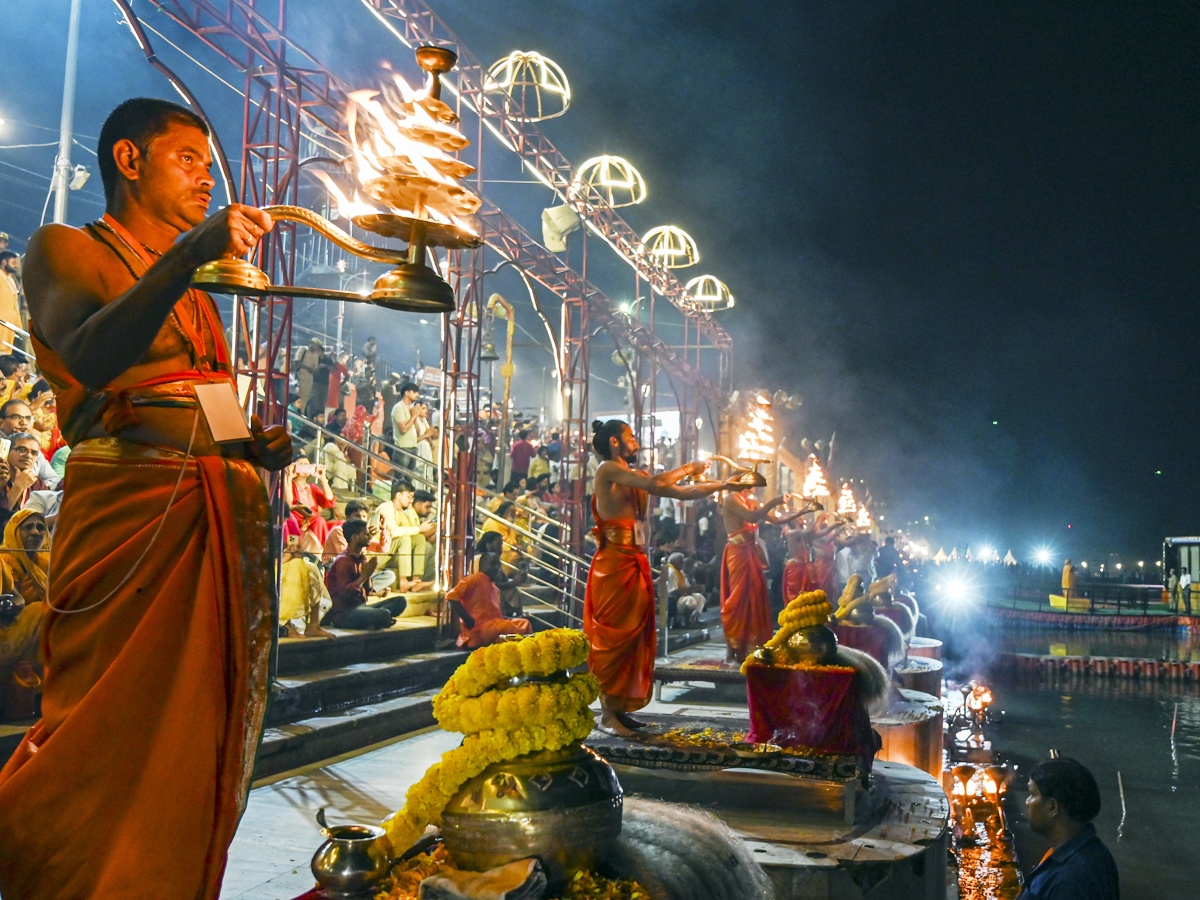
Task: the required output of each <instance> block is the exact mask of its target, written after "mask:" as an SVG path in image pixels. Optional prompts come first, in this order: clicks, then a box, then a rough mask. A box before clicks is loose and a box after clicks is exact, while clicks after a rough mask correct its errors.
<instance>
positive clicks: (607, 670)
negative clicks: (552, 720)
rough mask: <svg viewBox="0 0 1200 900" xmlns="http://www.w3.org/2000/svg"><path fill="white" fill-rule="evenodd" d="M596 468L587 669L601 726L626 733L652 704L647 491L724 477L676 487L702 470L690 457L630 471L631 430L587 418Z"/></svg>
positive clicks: (671, 492)
mask: <svg viewBox="0 0 1200 900" xmlns="http://www.w3.org/2000/svg"><path fill="white" fill-rule="evenodd" d="M592 432H593V434H592V447H593V448H594V449H595V451H596V455H597V456H599V457H600V459H601V462H600V465H599V467H598V468H597V469H596V480H595V492H594V493H593V495H592V515H593V517H594V518H595V520H596V529H595V532H594V533H595V535H596V541H597V543H598V545H599V548H598V549H597V550H596V555H595V556H594V557H593V558H592V565H591V568H590V569H589V570H588V579H587V590H586V592H585V594H584V600H583V631H584V633H585V634H586V635H587V636H588V640H589V641H591V651H590V652H589V653H588V670H589V671H590V672H591V673H592V674H593V675H595V676H596V678H598V679H599V680H600V710H601V715H600V728H601V730H603V731H605V732H607V733H609V734H620V735H629V734H631V733H632V731H633V729H635V728H639V727H641V726H642V725H643V724H644V723H642V722H639V721H638V720H637V719H635V718H633V717H632V716H631V715H629V713H630V712H632V711H633V710H637V709H641V708H642V707H643V706H645V705H646V704H647V703H649V702H650V693H651V687H652V686H653V683H654V658H655V656H656V655H657V650H658V647H657V642H658V634H657V632H656V631H655V628H654V582H653V580H652V579H651V577H650V562H649V560H648V559H647V558H646V540H645V535H644V533H643V530H644V521H645V518H646V500H647V495H649V494H653V495H655V496H657V497H671V498H673V499H677V500H694V499H696V498H698V497H704V496H707V495H709V494H715V493H716V492H717V491H719V490H721V489H723V488H724V487H725V486H726V483H725V482H723V481H714V482H705V483H703V484H691V485H680V484H679V482H680V481H683V480H684V479H685V478H695V477H697V476H699V475H702V474H703V473H704V472H706V471H707V470H708V466H709V464H708V463H707V462H690V463H686V464H684V465H682V466H680V467H679V468H678V469H672V470H671V471H669V472H663V473H661V474H659V475H648V474H646V473H645V472H641V471H639V470H637V469H635V468H633V466H634V464H636V462H637V455H638V452H639V450H640V448H639V446H638V440H637V438H636V437H635V436H634V434H633V430H632V429H631V428H630V427H629V425H627V424H626V423H625V422H622V421H621V420H620V419H609V420H608V421H607V422H600V421H596V422H593V423H592Z"/></svg>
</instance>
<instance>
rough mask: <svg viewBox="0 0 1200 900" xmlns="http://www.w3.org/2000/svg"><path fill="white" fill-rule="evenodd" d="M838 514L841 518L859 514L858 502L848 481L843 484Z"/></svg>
mask: <svg viewBox="0 0 1200 900" xmlns="http://www.w3.org/2000/svg"><path fill="white" fill-rule="evenodd" d="M837 512H838V515H839V516H852V515H854V514H855V513H857V512H858V500H856V499H855V498H854V489H853V488H852V487H850V482H848V481H847V482H843V483H842V491H841V493H840V494H838V501H837Z"/></svg>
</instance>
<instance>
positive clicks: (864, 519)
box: [854, 506, 875, 531]
mask: <svg viewBox="0 0 1200 900" xmlns="http://www.w3.org/2000/svg"><path fill="white" fill-rule="evenodd" d="M874 524H875V523H874V522H873V521H872V520H871V511H870V510H869V509H867V508H866V507H865V506H860V507H859V508H858V515H857V516H856V517H855V519H854V526H855V527H856V528H861V529H862V530H863V531H868V530H870V529H871V528H872V527H873V526H874Z"/></svg>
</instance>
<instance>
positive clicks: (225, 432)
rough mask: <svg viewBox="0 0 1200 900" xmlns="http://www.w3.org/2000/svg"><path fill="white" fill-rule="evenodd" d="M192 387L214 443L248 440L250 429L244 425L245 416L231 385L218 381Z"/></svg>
mask: <svg viewBox="0 0 1200 900" xmlns="http://www.w3.org/2000/svg"><path fill="white" fill-rule="evenodd" d="M193 387H194V388H195V391H196V400H197V401H199V403H200V409H201V410H202V411H203V412H204V420H205V421H206V422H208V430H209V431H210V432H211V433H212V439H213V440H214V441H216V442H217V443H218V444H229V443H233V442H235V441H248V440H250V437H251V436H250V428H249V427H248V426H247V425H246V416H245V413H243V412H242V407H241V405H240V404H239V403H238V399H237V394H235V393H234V392H233V385H231V384H230V383H229V382H228V381H220V382H216V383H215V384H197V385H193Z"/></svg>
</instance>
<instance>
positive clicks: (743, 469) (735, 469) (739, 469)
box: [709, 454, 754, 475]
mask: <svg viewBox="0 0 1200 900" xmlns="http://www.w3.org/2000/svg"><path fill="white" fill-rule="evenodd" d="M709 459H715V460H717V461H719V462H723V463H725V464H726V465H727V466H729V469H730V473H731V474H737V475H745V474H746V473H747V472H753V471H754V469H752V468H751V467H750V466H739V465H738V464H737V463H735V462H734V461H733V460H732V459H730V458H729V457H728V456H721V455H719V454H714V455H713V456H710V457H709Z"/></svg>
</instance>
